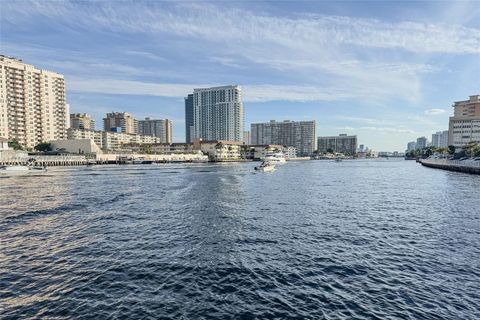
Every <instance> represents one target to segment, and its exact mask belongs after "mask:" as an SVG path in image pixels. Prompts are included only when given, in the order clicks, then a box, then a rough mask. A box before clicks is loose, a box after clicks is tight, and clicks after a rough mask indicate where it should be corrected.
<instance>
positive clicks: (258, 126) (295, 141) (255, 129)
mask: <svg viewBox="0 0 480 320" xmlns="http://www.w3.org/2000/svg"><path fill="white" fill-rule="evenodd" d="M250 137H251V143H252V144H253V145H268V144H278V145H283V146H286V147H294V148H295V149H296V151H297V154H298V155H300V156H311V155H312V154H313V152H314V151H315V150H316V148H317V137H316V124H315V120H312V121H290V120H285V121H283V122H277V121H275V120H270V122H266V123H252V124H251V129H250Z"/></svg>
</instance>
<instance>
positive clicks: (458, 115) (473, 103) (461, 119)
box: [448, 95, 480, 148]
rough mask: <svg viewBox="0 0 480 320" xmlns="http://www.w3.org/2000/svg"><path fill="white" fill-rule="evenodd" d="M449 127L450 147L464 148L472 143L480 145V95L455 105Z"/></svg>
mask: <svg viewBox="0 0 480 320" xmlns="http://www.w3.org/2000/svg"><path fill="white" fill-rule="evenodd" d="M453 108H454V114H453V117H450V121H449V126H448V145H453V146H455V147H456V148H458V147H462V146H463V145H465V144H467V143H469V142H470V141H476V142H479V143H480V95H475V96H470V98H469V100H466V101H457V102H455V103H454V104H453Z"/></svg>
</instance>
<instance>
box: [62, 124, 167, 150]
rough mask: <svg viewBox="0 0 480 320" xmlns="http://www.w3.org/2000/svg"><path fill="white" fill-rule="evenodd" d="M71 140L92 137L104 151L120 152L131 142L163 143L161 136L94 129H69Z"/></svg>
mask: <svg viewBox="0 0 480 320" xmlns="http://www.w3.org/2000/svg"><path fill="white" fill-rule="evenodd" d="M68 139H69V140H79V139H91V140H93V141H94V142H95V143H96V144H97V146H98V147H99V148H100V149H102V150H103V151H104V152H119V151H122V150H123V149H124V145H126V144H130V143H137V144H155V143H161V141H160V139H161V138H160V137H154V136H145V135H140V134H128V133H123V132H112V131H94V130H79V129H69V130H68Z"/></svg>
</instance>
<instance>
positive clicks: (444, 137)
mask: <svg viewBox="0 0 480 320" xmlns="http://www.w3.org/2000/svg"><path fill="white" fill-rule="evenodd" d="M432 146H434V147H437V148H444V147H447V146H448V130H445V131H438V132H437V133H434V134H432Z"/></svg>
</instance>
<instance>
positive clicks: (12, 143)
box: [8, 140, 23, 150]
mask: <svg viewBox="0 0 480 320" xmlns="http://www.w3.org/2000/svg"><path fill="white" fill-rule="evenodd" d="M8 146H9V147H10V148H12V149H13V150H23V146H22V145H21V144H20V143H19V142H18V141H17V140H12V141H10V142H9V143H8Z"/></svg>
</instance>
